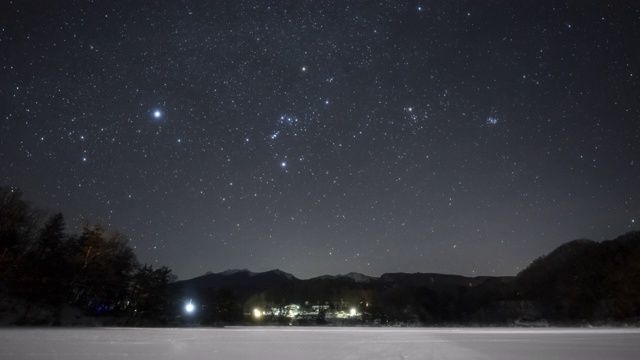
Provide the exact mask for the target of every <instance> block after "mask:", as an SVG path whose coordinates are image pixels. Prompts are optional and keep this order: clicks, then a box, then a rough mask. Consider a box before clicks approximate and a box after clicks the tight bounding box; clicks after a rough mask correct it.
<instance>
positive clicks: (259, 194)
mask: <svg viewBox="0 0 640 360" xmlns="http://www.w3.org/2000/svg"><path fill="white" fill-rule="evenodd" d="M0 14H2V15H0V18H1V21H0V24H1V25H0V79H1V81H0V93H1V94H2V97H1V100H0V110H1V111H0V115H1V116H2V117H3V119H2V124H1V125H0V172H1V174H0V184H2V185H12V186H19V187H21V188H22V189H23V190H24V191H25V193H26V196H27V197H28V198H29V199H31V200H32V201H33V202H34V203H36V204H38V205H40V206H43V207H45V208H46V209H48V210H51V211H62V212H63V213H64V214H65V216H66V219H67V223H68V226H69V228H70V229H71V230H72V231H78V230H79V228H80V227H81V225H82V221H83V219H88V220H90V221H94V222H101V223H103V224H104V225H106V226H109V227H112V228H115V229H119V230H120V231H122V232H124V233H125V234H127V235H128V236H129V238H130V239H131V243H132V245H133V246H134V247H135V249H136V252H137V254H138V257H139V258H140V259H141V261H143V262H148V263H153V264H155V263H158V264H162V265H168V266H170V267H172V268H174V271H175V272H176V273H177V274H178V275H179V276H180V277H181V278H189V277H193V276H196V275H200V274H202V273H204V272H205V271H209V270H212V271H222V270H224V269H228V268H250V269H252V270H254V271H263V270H269V269H273V268H281V269H283V270H286V271H289V272H291V273H293V274H294V275H296V276H298V277H301V278H307V277H311V276H317V275H322V274H326V273H330V274H335V273H346V272H350V271H358V272H362V273H365V274H368V275H380V274H381V273H384V272H396V271H403V272H442V273H455V274H461V275H514V274H516V273H517V272H518V271H519V270H521V269H522V268H523V267H524V266H526V265H527V264H529V263H530V262H531V260H533V259H534V258H536V257H538V256H540V255H542V254H544V253H546V252H548V251H550V250H552V249H553V248H555V247H556V246H558V245H559V244H561V243H563V242H566V241H568V240H572V239H575V238H581V237H586V238H591V239H595V240H600V239H607V238H613V237H615V236H616V235H619V234H622V233H624V232H627V231H629V230H632V229H638V225H637V224H638V221H637V219H639V218H640V186H639V184H640V146H639V145H638V144H640V105H639V104H640V101H638V100H639V99H640V83H639V81H638V77H639V75H640V60H639V59H640V55H639V52H638V46H637V45H638V44H639V43H640V4H636V3H634V2H623V1H620V2H613V3H600V2H586V3H585V2H582V1H568V2H567V1H542V2H525V1H521V2H508V1H489V2H477V1H470V0H469V1H422V2H419V1H418V2H416V1H385V0H383V1H377V2H373V1H369V2H364V1H295V2H285V1H231V0H228V1H215V2H204V1H189V0H187V1H183V2H176V1H169V0H166V1H165V0H161V1H158V2H157V4H155V3H154V4H153V5H151V4H150V3H149V2H146V1H136V0H134V1H120V0H115V1H100V2H89V1H87V2H82V1H81V2H77V1H66V0H63V1H55V2H32V1H26V2H23V1H4V2H2V3H1V4H0Z"/></svg>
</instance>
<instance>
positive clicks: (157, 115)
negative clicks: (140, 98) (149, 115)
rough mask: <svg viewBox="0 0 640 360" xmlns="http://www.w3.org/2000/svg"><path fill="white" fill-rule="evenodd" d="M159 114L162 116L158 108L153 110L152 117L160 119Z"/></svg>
mask: <svg viewBox="0 0 640 360" xmlns="http://www.w3.org/2000/svg"><path fill="white" fill-rule="evenodd" d="M161 116H162V111H160V110H155V111H154V112H153V117H154V118H156V119H160V117H161Z"/></svg>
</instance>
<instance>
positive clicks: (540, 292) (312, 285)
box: [172, 231, 640, 326]
mask: <svg viewBox="0 0 640 360" xmlns="http://www.w3.org/2000/svg"><path fill="white" fill-rule="evenodd" d="M172 288H173V289H174V290H175V291H176V293H177V294H182V295H180V296H179V297H178V298H180V299H184V298H188V299H191V298H194V299H198V298H199V299H202V301H203V302H206V303H209V304H216V305H215V311H214V310H210V313H211V314H213V315H211V319H215V318H218V319H220V318H221V316H222V315H220V314H224V313H225V311H227V310H224V309H227V308H231V307H230V305H229V304H235V305H234V307H233V308H234V309H236V310H233V311H236V313H238V312H240V311H242V312H243V313H244V314H247V313H248V312H250V311H251V309H253V308H255V307H259V308H281V307H283V306H286V305H288V304H297V305H300V306H307V307H311V306H315V305H323V306H328V307H329V308H330V309H332V311H344V310H345V309H349V308H352V307H356V308H358V309H359V310H358V311H362V313H363V315H362V317H361V320H362V321H363V322H365V323H367V322H374V323H380V324H383V323H386V324H397V323H412V324H423V325H424V324H431V325H434V324H435V325H438V324H439V325H447V324H482V325H513V324H514V323H515V324H519V325H521V326H539V325H540V324H548V323H552V324H559V325H562V324H572V325H575V324H582V323H584V322H589V323H605V322H607V323H609V322H611V321H614V322H615V321H623V322H625V323H634V321H640V232H637V231H636V232H631V233H628V234H625V235H622V236H620V237H618V238H616V239H614V240H608V241H602V242H596V241H592V240H584V239H581V240H574V241H570V242H568V243H565V244H563V245H561V246H559V247H558V248H557V249H555V250H554V251H552V252H551V253H549V254H547V255H544V256H541V257H540V258H538V259H536V260H535V261H533V262H532V263H531V265H529V266H528V267H527V268H526V269H525V270H523V271H522V272H520V273H519V274H518V275H517V276H501V277H492V276H476V277H466V276H460V275H449V274H438V273H387V274H383V275H381V276H380V277H372V276H367V275H364V274H360V273H355V272H352V273H348V274H344V275H324V276H319V277H315V278H311V279H307V280H300V279H297V278H296V277H295V276H293V275H291V274H288V273H286V272H283V271H281V270H272V271H267V272H262V273H254V272H251V271H249V270H246V269H243V270H227V271H223V272H221V273H208V274H205V275H202V276H199V277H196V278H193V279H189V280H184V281H178V282H176V283H174V284H172ZM220 304H227V305H224V306H222V305H220ZM240 309H242V310H240ZM223 310H224V311H223ZM203 311H204V310H203ZM227 313H228V311H227ZM238 318H239V317H236V318H234V319H238ZM634 319H636V320H634ZM212 321H213V320H212ZM528 324H529V325H528Z"/></svg>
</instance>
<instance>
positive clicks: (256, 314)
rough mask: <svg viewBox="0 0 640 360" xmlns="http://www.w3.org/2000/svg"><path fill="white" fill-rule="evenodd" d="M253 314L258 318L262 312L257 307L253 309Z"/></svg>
mask: <svg viewBox="0 0 640 360" xmlns="http://www.w3.org/2000/svg"><path fill="white" fill-rule="evenodd" d="M253 316H255V317H256V318H257V319H259V318H260V317H261V316H262V313H261V312H260V310H259V309H253Z"/></svg>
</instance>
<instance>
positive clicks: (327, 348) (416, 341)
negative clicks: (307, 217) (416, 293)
mask: <svg viewBox="0 0 640 360" xmlns="http://www.w3.org/2000/svg"><path fill="white" fill-rule="evenodd" d="M638 354H640V329H606V330H602V329H493V328H492V329H458V328H455V329H448V328H447V329H395V328H226V329H208V328H195V329H130V328H82V329H77V328H71V329H51V328H46V329H31V328H18V329H16V328H5V329H0V359H65V360H75V359H154V360H160V359H189V360H197V359H278V360H289V359H295V360H300V359H303V360H316V359H331V360H335V359H492V360H498V359H509V360H513V359H518V360H526V359H607V360H612V359H637V358H638Z"/></svg>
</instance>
